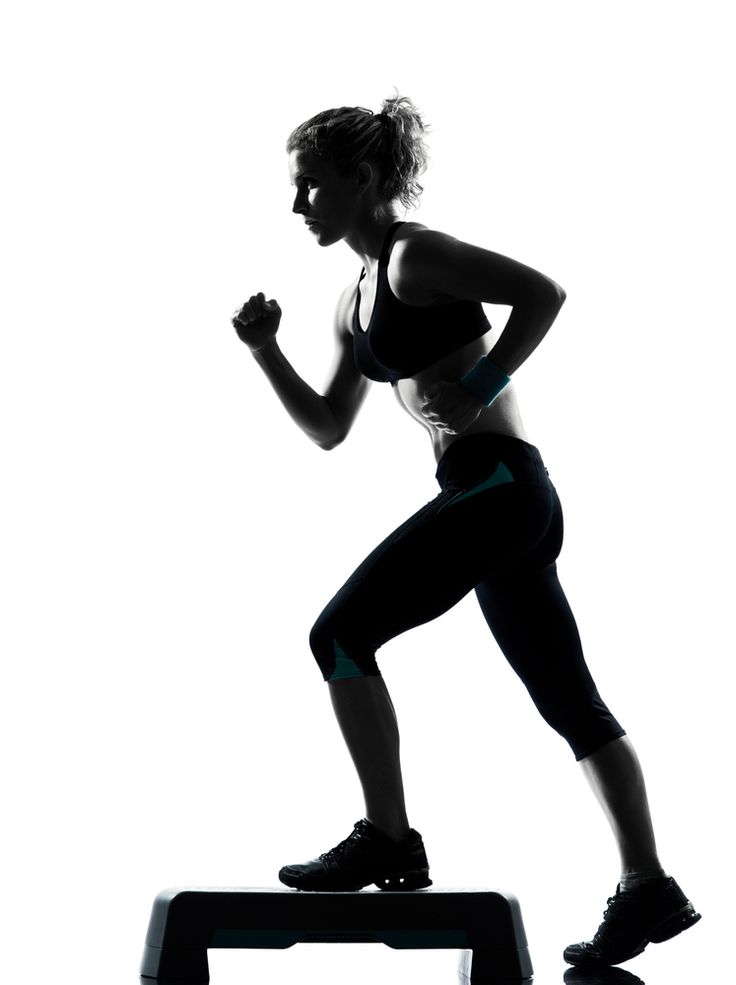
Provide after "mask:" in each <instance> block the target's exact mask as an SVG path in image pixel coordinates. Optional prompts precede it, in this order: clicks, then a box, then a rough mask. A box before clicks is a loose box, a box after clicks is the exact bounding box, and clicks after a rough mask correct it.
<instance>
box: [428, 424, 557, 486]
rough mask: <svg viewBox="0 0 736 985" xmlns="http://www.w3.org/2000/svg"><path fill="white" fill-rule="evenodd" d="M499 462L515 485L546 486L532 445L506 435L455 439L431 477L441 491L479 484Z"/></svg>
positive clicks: (539, 458) (545, 475)
mask: <svg viewBox="0 0 736 985" xmlns="http://www.w3.org/2000/svg"><path fill="white" fill-rule="evenodd" d="M500 462H503V463H504V465H505V466H506V468H507V469H508V470H509V471H510V473H511V475H512V476H513V478H514V480H515V481H517V482H534V483H539V484H540V485H543V486H547V485H549V484H550V479H549V472H548V471H547V468H546V466H545V464H544V461H543V460H542V455H541V452H540V451H539V449H538V448H537V447H536V445H532V444H530V443H529V442H528V441H524V440H523V439H522V438H516V437H514V436H513V435H509V434H491V433H488V432H485V431H484V432H480V433H478V434H466V435H462V436H461V437H459V438H457V439H456V440H455V441H453V443H452V444H451V445H450V446H449V447H448V448H446V449H445V451H444V453H443V455H442V457H441V458H440V460H439V462H438V463H437V470H436V472H435V478H436V479H437V482H438V483H439V484H440V486H441V487H442V489H447V488H448V487H449V486H463V487H466V486H468V485H472V484H473V483H475V482H481V481H482V480H483V479H484V478H486V477H487V476H488V475H490V474H491V473H492V472H493V471H495V469H496V468H497V467H498V465H499V463H500Z"/></svg>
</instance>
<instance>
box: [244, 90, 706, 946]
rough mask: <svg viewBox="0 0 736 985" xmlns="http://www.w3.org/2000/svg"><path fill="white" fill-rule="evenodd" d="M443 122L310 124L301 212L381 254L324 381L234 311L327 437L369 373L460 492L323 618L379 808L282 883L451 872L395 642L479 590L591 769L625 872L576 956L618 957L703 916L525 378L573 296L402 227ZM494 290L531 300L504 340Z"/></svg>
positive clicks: (342, 718) (266, 311)
mask: <svg viewBox="0 0 736 985" xmlns="http://www.w3.org/2000/svg"><path fill="white" fill-rule="evenodd" d="M425 129H426V128H425V127H424V125H423V123H422V120H421V116H420V115H419V113H418V112H417V110H416V108H415V107H414V106H413V104H412V103H411V101H410V100H409V99H407V98H405V97H399V96H398V95H397V96H396V98H393V99H388V100H386V101H385V102H384V105H383V110H382V112H380V113H378V114H373V113H371V112H370V111H369V110H366V109H363V108H362V107H340V108H338V109H332V110H327V111H325V112H322V113H319V114H317V115H316V116H314V117H312V118H311V119H309V120H307V121H306V122H305V123H303V124H301V125H300V126H299V127H297V128H296V129H295V130H294V131H293V133H292V134H291V135H290V136H289V139H288V142H287V147H286V150H287V152H288V154H289V169H290V175H291V181H292V184H293V185H294V186H295V188H296V193H295V200H294V205H293V211H294V212H295V213H296V214H297V215H299V216H301V217H302V218H303V219H304V221H305V222H306V224H307V227H308V229H309V232H310V235H312V236H313V237H314V238H315V240H316V241H317V243H318V244H319V245H320V246H323V247H326V246H331V245H332V244H333V243H337V242H340V241H343V240H344V242H345V243H347V245H348V246H349V247H350V248H351V249H352V250H354V252H355V253H356V254H357V255H358V257H360V259H361V260H362V263H363V270H362V271H361V274H360V277H359V278H357V279H356V280H353V281H351V283H350V284H349V285H348V286H347V287H346V288H345V290H344V291H343V292H342V294H341V295H340V298H339V300H338V303H337V309H336V312H335V320H334V338H335V357H334V361H333V364H332V367H331V370H330V374H329V377H328V381H327V383H326V388H325V393H324V394H319V393H316V392H315V391H314V390H313V389H312V388H311V387H310V386H309V385H308V384H307V383H305V382H304V381H303V380H302V379H301V378H300V377H299V376H298V375H297V374H296V372H295V371H294V369H293V368H292V366H291V365H290V364H289V362H288V361H287V360H286V357H285V356H284V355H283V353H282V352H281V350H280V349H279V346H278V343H277V341H276V332H277V329H278V326H279V321H280V318H281V310H280V308H279V306H278V304H277V302H276V301H274V300H271V301H266V300H265V296H264V294H263V293H260V294H256V295H253V296H251V298H250V299H249V300H248V301H247V302H246V303H245V304H244V305H243V307H242V308H241V309H240V310H239V311H238V312H237V313H236V314H235V315H234V317H233V325H234V327H235V329H236V331H237V333H238V336H239V337H240V339H241V340H242V341H243V342H245V343H246V345H248V347H249V348H250V350H251V352H252V353H253V355H254V357H255V360H256V362H257V363H258V365H259V366H260V367H261V369H262V370H263V371H264V373H265V374H266V376H267V378H268V379H269V381H270V382H271V384H272V386H273V388H274V389H275V391H276V393H277V395H278V396H279V398H280V400H281V401H282V403H283V404H284V406H285V408H286V410H287V411H288V412H289V414H290V415H291V417H292V418H293V419H294V420H295V421H296V423H297V424H298V425H299V426H300V427H301V428H302V430H303V431H305V433H306V434H307V435H308V436H309V437H310V438H311V439H312V440H313V441H314V442H316V444H318V445H319V446H320V447H321V448H324V449H328V450H329V449H332V448H334V447H335V446H336V445H338V444H339V443H340V442H341V441H343V440H344V439H345V437H346V436H347V434H348V432H349V431H350V428H351V426H352V424H353V422H354V420H355V417H356V415H357V413H358V411H359V409H360V407H361V405H362V403H363V401H364V400H365V397H366V394H367V392H368V389H369V387H370V385H371V384H370V380H376V381H382V382H390V383H391V385H392V387H393V390H394V393H395V395H396V398H397V400H398V402H399V404H400V406H401V407H402V408H403V410H405V411H406V412H407V413H408V414H410V415H411V416H412V417H413V418H414V419H415V420H416V421H418V422H419V423H420V424H421V425H422V426H423V427H424V428H425V429H426V430H427V432H428V434H429V437H430V440H431V442H432V449H433V451H434V456H435V461H436V463H437V470H436V478H437V480H438V483H439V485H440V487H441V491H440V493H439V494H438V495H437V497H436V498H435V499H433V500H432V501H431V502H429V503H427V504H425V506H423V507H422V508H421V509H419V510H418V511H417V512H416V513H415V514H413V516H411V517H409V519H408V520H406V521H405V522H404V523H403V524H401V526H399V527H398V528H397V529H396V530H394V531H393V532H392V533H391V534H389V536H388V537H387V538H386V539H385V540H384V541H383V542H382V543H381V544H379V546H378V547H376V548H375V550H374V551H372V552H371V554H369V555H368V557H367V558H365V560H364V561H363V562H362V563H361V564H360V565H359V567H358V568H357V569H356V570H355V571H354V572H353V574H352V575H351V576H350V578H349V579H348V580H347V581H346V582H345V584H344V585H343V586H342V587H341V588H340V589H339V591H338V592H337V594H336V595H335V596H334V598H333V599H332V600H331V601H330V602H329V603H328V604H327V606H326V607H325V609H324V610H323V611H322V613H321V614H320V616H319V618H318V619H317V621H316V623H315V625H314V626H313V628H312V631H311V634H310V646H311V649H312V652H313V654H314V657H315V659H316V661H317V664H318V665H319V668H320V670H321V671H322V676H323V678H324V679H325V681H327V682H328V686H329V691H330V697H331V700H332V704H333V707H334V710H335V713H336V716H337V719H338V722H339V724H340V728H341V730H342V733H343V736H344V738H345V741H346V743H347V745H348V748H349V750H350V753H351V755H352V757H353V761H354V763H355V767H356V769H357V771H358V775H359V777H360V781H361V785H362V788H363V793H364V796H365V804H366V815H365V817H364V818H363V819H362V820H360V821H358V822H357V823H356V824H355V825H354V828H353V831H352V833H351V834H350V835H349V837H347V838H346V839H345V840H344V841H342V842H340V844H339V845H337V846H336V847H335V848H333V849H331V850H330V851H327V852H325V853H323V854H322V855H320V856H319V858H317V859H313V860H311V861H309V862H306V863H303V864H293V865H287V866H284V868H282V869H281V871H280V873H279V878H280V879H281V881H282V882H283V883H285V884H286V885H287V886H292V887H296V888H298V889H312V890H320V889H321V890H350V889H353V890H354V889H360V888H362V887H364V886H366V885H369V884H371V883H375V884H376V885H377V886H379V887H380V888H385V889H419V888H422V887H425V886H429V885H431V882H432V880H431V879H430V878H429V866H428V862H427V856H426V853H425V849H424V844H423V842H422V837H421V835H420V834H419V833H418V832H417V831H415V830H414V829H413V828H411V827H410V826H409V821H408V818H407V814H406V808H405V803H404V791H403V784H402V777H401V767H400V762H399V732H398V726H397V722H396V716H395V713H394V708H393V704H392V702H391V698H390V696H389V693H388V691H387V689H386V685H385V683H384V680H383V677H382V676H381V673H380V671H379V669H378V667H377V665H376V661H375V652H376V650H377V649H378V647H380V646H381V645H382V644H383V643H385V642H386V641H387V640H390V639H392V638H394V637H395V636H397V635H398V634H400V633H402V632H404V631H405V630H407V629H410V628H411V627H413V626H417V625H419V624H421V623H424V622H427V621H428V620H430V619H434V618H436V617H437V616H439V615H440V614H441V613H443V612H445V611H447V610H448V609H449V608H450V607H451V606H453V605H455V603H456V602H458V601H459V600H460V599H461V598H463V596H465V595H466V594H467V593H468V592H469V591H470V590H471V589H474V590H475V593H476V596H477V598H478V601H479V602H480V605H481V608H482V610H483V614H484V616H485V618H486V620H487V622H488V625H489V627H490V629H491V632H492V633H493V635H494V637H495V638H496V641H497V642H498V645H499V647H500V648H501V650H502V651H503V653H504V655H505V656H506V658H507V659H508V661H509V662H510V663H511V665H512V667H513V668H514V670H515V671H516V672H517V674H518V675H519V676H520V677H521V679H522V681H523V682H524V684H525V685H526V687H527V688H528V690H529V693H530V695H531V697H532V699H533V701H534V702H535V704H536V706H537V708H538V710H539V711H540V713H541V714H542V715H543V716H544V718H545V720H546V721H547V722H548V723H549V724H550V725H551V726H552V727H553V728H554V729H556V730H557V731H558V732H559V733H560V734H561V735H562V736H563V737H564V738H565V739H566V741H567V742H568V744H569V745H570V748H571V749H572V751H573V753H574V755H575V758H576V760H578V761H579V762H580V763H581V766H582V769H583V771H584V773H585V775H586V777H587V779H588V781H589V782H590V785H591V787H592V789H593V791H594V793H595V795H596V796H597V798H598V800H599V801H600V803H601V805H602V807H603V809H604V810H605V812H606V814H607V816H608V818H609V821H610V823H611V826H612V828H613V833H614V836H615V838H616V840H617V843H618V847H619V850H620V854H621V865H622V875H621V881H620V883H619V886H618V887H617V891H616V894H615V896H614V897H611V898H610V899H609V901H608V908H607V910H606V912H605V914H604V921H603V923H602V924H601V927H600V928H599V930H598V932H597V933H596V934H595V936H594V937H593V939H592V941H590V942H587V943H581V944H575V945H571V946H570V947H568V948H567V949H566V951H565V959H566V960H567V961H568V962H570V963H572V964H617V963H619V962H621V961H625V960H627V959H628V958H630V957H633V956H634V955H635V954H638V953H640V952H641V951H642V950H643V949H644V947H645V946H646V944H647V943H648V942H649V941H662V940H666V939H668V938H670V937H673V936H674V935H675V934H677V933H679V932H680V931H682V930H684V929H685V928H686V927H689V926H690V925H691V924H693V923H695V921H696V920H698V919H699V914H697V913H696V912H695V911H694V909H693V907H692V905H691V904H690V903H689V901H688V900H687V899H686V897H685V896H684V895H683V893H682V891H681V890H680V888H679V887H678V886H677V884H676V883H675V881H674V879H672V878H671V877H669V876H666V875H665V873H664V870H663V869H662V866H661V864H660V861H659V858H658V856H657V851H656V847H655V842H654V835H653V832H652V825H651V820H650V815H649V808H648V804H647V796H646V791H645V786H644V780H643V777H642V773H641V769H640V766H639V762H638V759H637V756H636V753H635V751H634V749H633V747H632V744H631V742H630V740H629V738H628V737H627V736H626V734H625V732H624V729H623V728H622V727H621V725H620V724H619V723H618V722H617V720H616V719H615V718H614V716H613V715H612V714H611V712H610V711H609V709H608V708H607V707H606V705H605V704H604V702H603V700H602V699H601V697H600V695H599V694H598V691H597V689H596V687H595V684H594V682H593V679H592V678H591V676H590V673H589V671H588V668H587V666H586V664H585V660H584V658H583V653H582V649H581V645H580V639H579V636H578V632H577V628H576V625H575V620H574V618H573V615H572V612H571V611H570V607H569V605H568V603H567V600H566V598H565V595H564V593H563V591H562V588H561V587H560V583H559V581H558V578H557V569H556V564H555V559H556V558H557V556H558V554H559V552H560V548H561V545H562V530H563V524H562V511H561V506H560V501H559V498H558V496H557V492H556V490H555V487H554V485H553V483H552V481H551V479H550V478H549V473H548V472H547V469H546V468H545V465H544V463H543V461H542V457H541V455H540V453H539V450H538V449H537V448H536V447H535V446H534V445H532V444H530V443H529V439H528V436H527V434H526V431H525V430H524V426H523V424H522V422H521V418H520V416H519V409H518V405H517V401H516V395H515V393H514V387H513V384H512V383H511V379H510V378H511V376H512V375H513V373H514V372H515V371H516V370H517V369H518V367H519V366H520V365H521V364H522V363H523V362H524V360H525V359H526V358H527V357H528V356H529V355H530V354H531V353H532V352H533V351H534V349H535V348H536V346H537V345H538V344H539V342H540V341H541V340H542V338H543V337H544V335H545V334H546V332H547V330H548V329H549V327H550V326H551V324H552V322H553V321H554V320H555V318H556V316H557V314H558V312H559V310H560V308H561V306H562V304H563V302H564V299H565V292H564V291H563V290H562V288H561V287H560V286H559V285H558V284H556V283H555V282H554V281H552V280H550V279H549V278H548V277H546V276H544V275H543V274H541V273H538V272H537V271H536V270H532V269H531V268H530V267H526V266H524V265H523V264H521V263H517V262H516V261H514V260H510V259H508V258H507V257H503V256H500V255H498V254H496V253H491V252H489V251H488V250H484V249H480V248H478V247H475V246H471V245H470V244H468V243H463V242H460V241H458V240H457V239H455V238H453V237H452V236H449V235H446V234H444V233H441V232H438V231H435V230H432V229H429V228H427V227H426V226H423V225H422V224H421V223H417V222H405V221H401V220H399V219H397V215H396V211H397V208H396V202H397V200H398V202H400V203H401V204H402V205H404V206H410V205H412V204H415V202H416V200H417V198H418V196H419V194H420V193H421V191H422V186H421V185H420V184H419V183H418V181H417V177H418V175H419V174H421V173H422V172H423V171H424V170H425V169H426V161H427V155H426V150H425V146H424V142H423V138H422V133H423V131H424V130H425ZM482 302H488V303H497V304H506V305H511V306H512V313H511V315H510V317H509V319H508V322H507V324H506V326H505V328H504V330H503V333H502V334H501V335H500V338H499V337H498V333H496V332H494V331H493V330H492V328H491V326H490V324H489V323H488V321H487V319H486V316H485V314H484V311H483V307H482ZM428 571H431V577H424V575H426V573H427V572H428Z"/></svg>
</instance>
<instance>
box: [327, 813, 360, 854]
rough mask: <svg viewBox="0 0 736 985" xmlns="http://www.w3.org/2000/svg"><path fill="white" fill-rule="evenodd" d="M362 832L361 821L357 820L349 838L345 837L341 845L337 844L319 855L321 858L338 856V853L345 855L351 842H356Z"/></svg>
mask: <svg viewBox="0 0 736 985" xmlns="http://www.w3.org/2000/svg"><path fill="white" fill-rule="evenodd" d="M362 833H363V832H362V827H361V822H360V821H357V822H356V823H355V825H354V826H353V830H352V832H351V833H350V834H349V835H348V836H347V838H344V839H343V840H342V841H341V842H340V844H339V845H335V847H334V848H331V849H330V850H329V851H327V852H323V853H322V854H321V855H320V856H319V857H320V859H329V858H336V857H337V856H338V855H343V854H344V852H345V849H346V848H347V846H348V845H349V844H351V843H352V844H354V843H355V842H356V841H359V840H360V837H361V835H362Z"/></svg>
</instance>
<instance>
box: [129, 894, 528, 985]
mask: <svg viewBox="0 0 736 985" xmlns="http://www.w3.org/2000/svg"><path fill="white" fill-rule="evenodd" d="M369 941H375V942H377V943H382V944H386V945H388V947H393V948H400V949H403V948H428V949H431V948H459V949H460V952H461V953H460V959H459V963H458V974H459V978H460V982H461V985H501V983H516V982H523V981H525V980H528V979H530V978H531V976H532V963H531V958H530V956H529V948H528V946H527V941H526V934H525V933H524V925H523V922H522V919H521V910H520V908H519V901H518V900H517V899H516V897H515V896H513V895H512V894H511V893H506V892H500V891H497V890H490V889H437V888H434V887H431V888H427V889H417V890H412V891H410V892H401V891H391V890H379V889H375V890H367V889H362V890H359V891H356V892H304V891H301V890H298V889H288V888H283V889H279V888H276V889H271V888H265V889H263V888H251V887H245V888H230V889H227V888H209V887H208V888H200V887H186V886H185V887H178V888H174V889H164V890H162V891H161V892H160V893H159V894H158V896H156V898H155V900H154V901H153V909H152V911H151V917H150V921H149V924H148V934H147V935H146V944H145V948H144V951H143V960H142V962H141V968H140V976H141V985H146V983H148V985H150V983H151V982H152V981H154V980H155V981H158V982H161V983H169V982H170V983H178V982H181V983H183V985H206V983H208V982H209V980H210V975H209V965H208V963H207V949H208V948H210V947H228V948H233V947H236V948H281V949H283V948H287V947H291V946H292V945H293V944H298V943H300V942H310V943H328V942H340V943H347V942H352V943H365V942H369Z"/></svg>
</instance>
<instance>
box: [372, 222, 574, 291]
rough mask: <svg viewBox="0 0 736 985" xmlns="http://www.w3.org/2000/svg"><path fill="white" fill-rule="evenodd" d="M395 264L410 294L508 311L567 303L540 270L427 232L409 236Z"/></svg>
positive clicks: (396, 273)
mask: <svg viewBox="0 0 736 985" xmlns="http://www.w3.org/2000/svg"><path fill="white" fill-rule="evenodd" d="M391 261H392V263H393V264H394V277H395V279H396V282H397V284H398V285H400V286H401V289H403V290H404V291H406V292H422V291H425V292H426V291H430V292H434V293H435V295H437V296H444V297H445V298H446V299H450V300H453V299H454V300H460V299H465V300H468V301H480V302H488V303H490V304H506V305H514V304H516V303H517V302H520V301H523V300H527V299H528V298H530V297H532V296H536V297H539V298H545V299H549V298H552V297H554V298H562V299H563V300H564V291H563V290H562V288H561V287H560V286H559V285H558V284H556V283H555V282H554V281H552V280H550V278H549V277H546V276H545V275H544V274H541V273H540V272H539V271H538V270H534V269H533V268H532V267H528V266H527V265H526V264H523V263H519V262H518V261H517V260H512V259H511V258H510V257H507V256H503V255H502V254H500V253H494V252H492V251H491V250H487V249H484V248H483V247H481V246H475V245H474V244H472V243H466V242H463V240H460V239H457V237H455V236H451V235H450V234H449V233H444V232H441V231H439V230H437V229H428V228H427V227H426V226H422V227H420V228H418V229H416V230H410V231H408V235H406V236H405V237H403V238H402V240H401V241H400V242H399V243H397V246H396V250H395V251H394V253H393V254H392V256H391Z"/></svg>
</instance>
